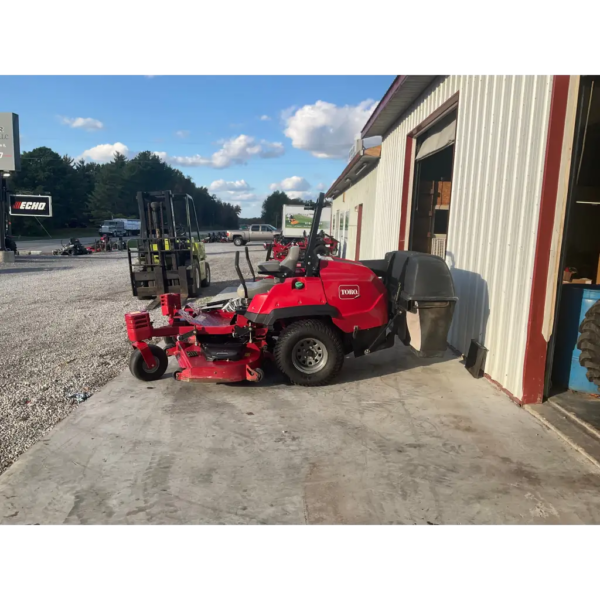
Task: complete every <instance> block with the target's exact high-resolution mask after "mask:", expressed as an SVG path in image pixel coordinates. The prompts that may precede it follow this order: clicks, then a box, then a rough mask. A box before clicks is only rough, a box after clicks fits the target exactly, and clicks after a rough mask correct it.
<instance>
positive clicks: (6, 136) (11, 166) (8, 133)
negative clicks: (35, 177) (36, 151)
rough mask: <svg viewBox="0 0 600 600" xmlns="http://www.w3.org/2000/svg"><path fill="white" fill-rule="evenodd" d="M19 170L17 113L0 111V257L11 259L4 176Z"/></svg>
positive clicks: (12, 258)
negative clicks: (7, 241)
mask: <svg viewBox="0 0 600 600" xmlns="http://www.w3.org/2000/svg"><path fill="white" fill-rule="evenodd" d="M20 170H21V145H20V142H19V115H16V114H15V113H6V112H0V257H1V260H2V261H4V259H5V258H6V260H9V261H11V262H12V261H13V260H14V255H13V254H12V252H11V253H8V254H6V255H5V252H6V202H7V195H8V194H7V182H6V177H9V176H10V174H11V173H14V172H15V171H20Z"/></svg>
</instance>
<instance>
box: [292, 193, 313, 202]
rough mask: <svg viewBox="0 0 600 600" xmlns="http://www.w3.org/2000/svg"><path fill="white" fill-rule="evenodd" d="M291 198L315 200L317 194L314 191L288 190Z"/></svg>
mask: <svg viewBox="0 0 600 600" xmlns="http://www.w3.org/2000/svg"><path fill="white" fill-rule="evenodd" d="M286 194H287V195H288V198H289V199H290V200H314V199H315V197H316V194H315V193H314V192H286Z"/></svg>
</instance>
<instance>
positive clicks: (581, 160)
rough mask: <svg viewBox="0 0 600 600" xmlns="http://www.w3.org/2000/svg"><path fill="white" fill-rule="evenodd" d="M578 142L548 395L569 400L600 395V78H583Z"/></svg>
mask: <svg viewBox="0 0 600 600" xmlns="http://www.w3.org/2000/svg"><path fill="white" fill-rule="evenodd" d="M574 142H575V143H574V145H573V156H572V161H571V175H570V186H569V198H568V202H567V211H566V215H565V225H564V230H563V239H562V248H561V266H560V269H559V272H560V274H559V282H558V292H557V299H556V314H555V320H554V330H553V331H554V333H553V335H552V339H551V341H550V346H549V351H548V362H547V368H546V390H545V393H546V396H552V397H558V396H564V397H565V398H566V401H570V400H569V398H568V396H569V394H570V399H571V400H573V398H574V397H575V398H576V400H578V401H582V400H585V399H591V398H592V397H593V396H589V394H599V393H600V387H599V386H600V77H597V76H596V77H582V78H581V84H580V91H579V99H578V117H577V125H576V131H575V140H574ZM565 392H566V395H565ZM573 392H576V393H577V395H576V396H573ZM595 404H597V405H598V408H599V409H600V403H599V402H597V399H596V401H595ZM599 414H600V413H599Z"/></svg>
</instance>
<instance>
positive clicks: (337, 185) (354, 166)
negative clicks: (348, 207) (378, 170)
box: [325, 146, 381, 200]
mask: <svg viewBox="0 0 600 600" xmlns="http://www.w3.org/2000/svg"><path fill="white" fill-rule="evenodd" d="M380 156H381V146H376V147H374V148H364V149H363V150H362V151H361V152H359V153H358V154H355V155H354V157H353V158H352V160H351V161H350V162H349V163H348V164H347V165H346V168H345V169H344V170H343V171H342V174H341V175H340V176H339V177H338V178H337V179H336V180H335V182H334V183H333V184H332V186H331V187H330V188H329V190H327V193H326V194H325V197H326V198H331V199H332V200H335V199H336V198H337V197H338V196H340V195H341V194H343V193H344V192H345V191H346V190H347V189H349V188H351V187H352V186H353V185H354V184H355V183H357V182H358V181H360V180H361V179H362V178H363V177H364V176H365V175H366V174H367V173H369V171H371V170H373V168H374V167H376V166H377V163H378V162H379V158H380Z"/></svg>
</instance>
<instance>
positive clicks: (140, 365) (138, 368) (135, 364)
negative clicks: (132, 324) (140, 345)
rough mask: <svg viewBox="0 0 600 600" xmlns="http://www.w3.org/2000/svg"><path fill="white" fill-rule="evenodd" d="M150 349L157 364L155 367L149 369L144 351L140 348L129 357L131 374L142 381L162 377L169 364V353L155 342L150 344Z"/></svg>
mask: <svg viewBox="0 0 600 600" xmlns="http://www.w3.org/2000/svg"><path fill="white" fill-rule="evenodd" d="M148 349H149V350H150V352H152V356H154V360H155V361H156V365H155V366H154V368H153V369H149V368H148V365H147V364H146V361H145V360H144V357H143V356H142V353H141V352H140V351H139V350H134V351H133V354H132V355H131V358H130V359H129V370H130V371H131V374H132V375H133V376H134V377H135V378H136V379H139V380H140V381H156V380H157V379H160V378H161V377H162V376H163V375H164V374H165V371H166V370H167V367H168V366H169V359H168V357H167V353H166V352H165V351H164V350H163V349H162V348H160V347H159V346H155V345H154V344H149V345H148Z"/></svg>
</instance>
